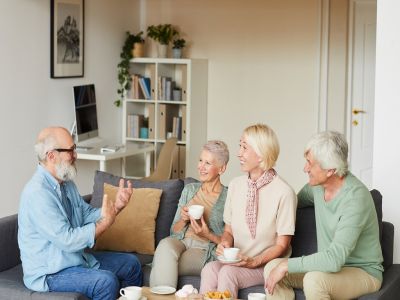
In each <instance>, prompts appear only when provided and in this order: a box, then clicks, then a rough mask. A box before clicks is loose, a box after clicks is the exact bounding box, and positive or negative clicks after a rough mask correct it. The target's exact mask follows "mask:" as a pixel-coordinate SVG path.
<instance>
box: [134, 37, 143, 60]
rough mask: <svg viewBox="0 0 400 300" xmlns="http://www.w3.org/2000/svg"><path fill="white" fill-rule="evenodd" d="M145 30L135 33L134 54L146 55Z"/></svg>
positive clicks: (138, 55) (137, 55)
mask: <svg viewBox="0 0 400 300" xmlns="http://www.w3.org/2000/svg"><path fill="white" fill-rule="evenodd" d="M142 35H143V31H141V32H139V33H138V34H136V35H134V37H135V41H134V43H133V49H132V56H133V57H143V56H144V38H143V37H142Z"/></svg>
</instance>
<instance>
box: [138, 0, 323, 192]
mask: <svg viewBox="0 0 400 300" xmlns="http://www.w3.org/2000/svg"><path fill="white" fill-rule="evenodd" d="M145 3H146V4H147V6H146V9H145V11H146V12H147V13H146V15H145V16H143V17H144V19H143V20H142V23H143V24H145V26H147V25H150V24H159V23H172V24H174V25H179V27H180V28H181V30H182V31H183V33H184V37H185V38H186V39H187V40H188V41H189V44H190V47H189V48H188V49H186V54H187V55H188V56H189V57H196V58H207V59H208V60H209V78H208V80H209V81H208V83H209V94H208V95H209V99H208V124H207V132H208V138H220V139H223V140H225V141H226V142H227V143H228V146H229V148H230V151H231V157H232V159H231V163H230V164H229V166H228V170H227V172H226V175H225V176H224V182H225V183H227V182H228V181H229V180H230V179H231V178H232V177H235V176H237V175H239V174H240V169H239V164H238V161H237V158H236V153H237V149H238V142H239V139H240V135H241V133H242V131H243V129H244V128H245V127H246V126H248V125H250V124H253V123H255V122H263V123H267V124H269V125H270V126H271V127H272V128H273V129H274V130H275V131H276V133H277V134H278V137H279V140H280V143H281V156H280V159H279V161H278V172H280V173H281V174H282V175H283V176H284V177H285V178H286V179H287V181H288V182H289V183H290V184H292V185H293V186H294V187H295V188H296V189H298V188H299V187H300V186H302V185H303V184H304V182H305V180H306V178H305V176H304V174H303V173H302V167H303V146H304V144H305V142H306V141H307V139H308V138H309V137H310V136H311V135H312V133H314V132H315V131H316V124H317V119H316V118H317V109H318V107H317V103H318V99H317V96H318V92H317V89H318V67H319V61H318V54H319V30H320V29H319V23H318V20H319V10H318V9H319V1H317V0H298V1H292V0H253V1H251V2H246V1H238V0H233V1H232V0H219V1H214V0H203V1H186V0H148V1H146V2H145ZM153 53H154V52H153ZM199 126H200V124H199Z"/></svg>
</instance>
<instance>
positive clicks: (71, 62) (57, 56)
mask: <svg viewBox="0 0 400 300" xmlns="http://www.w3.org/2000/svg"><path fill="white" fill-rule="evenodd" d="M50 10H51V11H50V53H51V54H50V76H51V78H72V77H83V74H84V72H83V71H84V0H50Z"/></svg>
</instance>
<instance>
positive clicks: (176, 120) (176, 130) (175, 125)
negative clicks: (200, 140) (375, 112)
mask: <svg viewBox="0 0 400 300" xmlns="http://www.w3.org/2000/svg"><path fill="white" fill-rule="evenodd" d="M172 136H173V137H176V138H178V140H181V139H182V117H173V120H172Z"/></svg>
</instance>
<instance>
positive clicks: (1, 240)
mask: <svg viewBox="0 0 400 300" xmlns="http://www.w3.org/2000/svg"><path fill="white" fill-rule="evenodd" d="M0 257H1V259H0V272H2V271H4V270H8V269H10V268H12V267H15V266H16V265H18V264H20V263H21V259H20V255H19V247H18V215H12V216H7V217H4V218H1V219H0Z"/></svg>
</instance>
